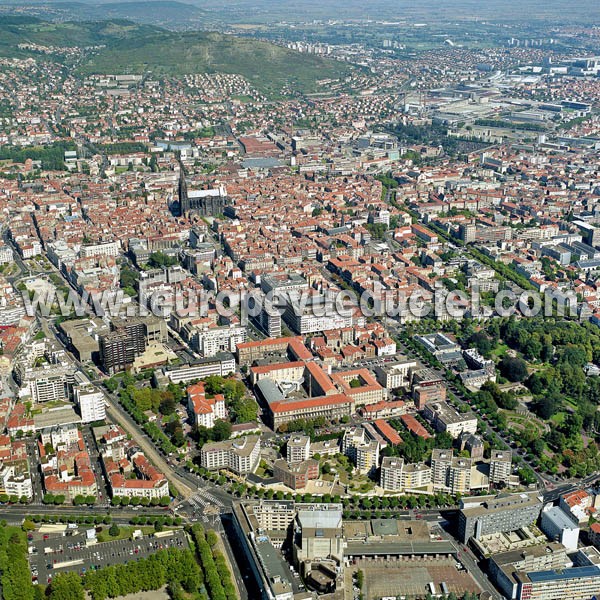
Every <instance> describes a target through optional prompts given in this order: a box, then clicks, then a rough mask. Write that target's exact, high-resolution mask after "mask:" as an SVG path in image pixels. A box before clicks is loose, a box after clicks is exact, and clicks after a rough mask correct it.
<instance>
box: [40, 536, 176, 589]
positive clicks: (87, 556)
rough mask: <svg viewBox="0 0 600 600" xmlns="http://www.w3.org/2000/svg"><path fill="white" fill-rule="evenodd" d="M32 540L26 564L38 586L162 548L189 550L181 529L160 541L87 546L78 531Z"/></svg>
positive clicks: (112, 542) (83, 537) (136, 558)
mask: <svg viewBox="0 0 600 600" xmlns="http://www.w3.org/2000/svg"><path fill="white" fill-rule="evenodd" d="M160 535H163V534H160ZM33 538H34V539H32V540H29V547H30V549H32V551H31V552H30V554H29V564H30V566H31V573H32V579H33V580H34V581H37V582H39V583H40V584H46V583H50V582H51V581H52V576H53V575H54V574H56V573H63V572H68V571H76V572H77V573H80V574H82V575H83V574H84V573H85V572H86V571H88V570H90V569H92V570H94V569H99V568H102V567H106V566H108V565H114V564H119V563H127V562H129V561H131V560H138V559H140V558H146V557H148V556H149V555H150V554H153V553H154V552H156V551H157V550H162V549H163V548H182V549H183V548H187V547H188V542H187V537H186V535H185V533H184V532H183V530H180V529H179V530H174V531H172V532H169V534H168V535H167V534H165V535H164V536H163V537H154V536H144V537H142V538H139V539H136V540H114V541H108V542H102V543H96V544H93V543H92V544H89V545H86V541H87V540H86V533H85V531H77V532H76V533H75V535H71V536H63V535H62V534H49V535H42V534H35V535H34V536H33ZM44 538H47V539H44Z"/></svg>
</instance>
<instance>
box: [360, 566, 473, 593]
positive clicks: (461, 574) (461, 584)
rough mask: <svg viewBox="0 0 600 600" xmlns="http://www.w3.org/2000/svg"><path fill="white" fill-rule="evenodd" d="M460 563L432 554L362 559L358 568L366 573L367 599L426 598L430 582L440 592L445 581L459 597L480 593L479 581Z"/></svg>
mask: <svg viewBox="0 0 600 600" xmlns="http://www.w3.org/2000/svg"><path fill="white" fill-rule="evenodd" d="M456 564H457V563H456V561H455V560H454V559H452V558H434V557H428V558H415V559H412V560H406V559H405V560H401V561H388V562H384V563H376V562H374V561H366V560H359V561H357V563H356V568H357V569H361V570H362V571H363V573H364V578H365V583H364V588H363V591H364V592H365V593H364V597H365V598H382V597H386V596H387V597H389V596H392V597H396V596H405V597H406V598H424V597H425V596H426V595H427V592H428V591H429V590H428V584H429V582H433V583H434V584H435V586H436V589H437V591H438V592H439V591H440V589H441V582H445V583H446V585H447V587H448V592H454V593H455V594H458V595H459V596H460V595H462V594H464V592H475V593H479V592H480V591H481V590H480V588H479V586H478V585H477V583H476V582H475V580H474V579H473V578H472V577H471V575H470V574H469V573H468V572H467V571H466V570H464V569H462V568H461V570H458V569H457V568H456Z"/></svg>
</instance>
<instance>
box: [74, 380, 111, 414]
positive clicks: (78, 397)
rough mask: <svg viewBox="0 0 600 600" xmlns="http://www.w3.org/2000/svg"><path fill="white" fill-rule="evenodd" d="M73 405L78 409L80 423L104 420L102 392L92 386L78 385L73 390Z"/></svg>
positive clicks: (104, 401)
mask: <svg viewBox="0 0 600 600" xmlns="http://www.w3.org/2000/svg"><path fill="white" fill-rule="evenodd" d="M73 397H74V400H75V404H77V406H78V408H79V414H80V415H81V422H82V423H94V422H95V421H103V420H104V419H105V418H106V399H105V398H104V394H103V393H102V391H100V390H98V389H96V388H95V387H94V386H93V385H92V384H86V383H83V384H79V385H76V386H75V387H74V388H73Z"/></svg>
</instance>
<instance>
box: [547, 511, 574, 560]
mask: <svg viewBox="0 0 600 600" xmlns="http://www.w3.org/2000/svg"><path fill="white" fill-rule="evenodd" d="M540 529H541V530H542V531H543V532H544V533H545V534H546V535H547V536H548V538H549V539H551V540H553V541H556V542H560V543H561V544H562V545H563V546H564V547H565V548H566V549H567V550H577V543H578V541H579V527H578V526H577V525H576V524H575V523H574V522H573V521H572V519H571V518H570V517H569V516H568V515H567V514H566V513H565V512H564V511H563V510H562V509H561V508H560V507H559V506H547V507H545V508H544V510H543V511H542V519H541V522H540Z"/></svg>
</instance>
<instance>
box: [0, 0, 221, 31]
mask: <svg viewBox="0 0 600 600" xmlns="http://www.w3.org/2000/svg"><path fill="white" fill-rule="evenodd" d="M17 12H18V13H19V14H27V15H28V16H31V17H37V18H39V19H42V20H44V21H52V22H65V21H106V20H108V19H129V20H131V21H134V22H136V23H145V24H151V25H160V26H161V27H164V28H166V29H174V30H185V31H190V30H193V29H206V28H210V27H208V26H209V25H211V24H212V23H213V21H214V18H213V17H211V16H210V15H209V14H208V13H207V12H206V11H204V10H202V9H201V8H198V7H197V6H192V5H191V4H187V3H185V2H178V1H177V0H150V1H148V0H131V1H127V2H106V3H102V4H99V3H91V4H90V3H84V2H43V3H39V4H38V3H35V2H32V3H26V4H25V3H18V2H17V3H10V2H6V0H0V14H7V13H11V14H17Z"/></svg>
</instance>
